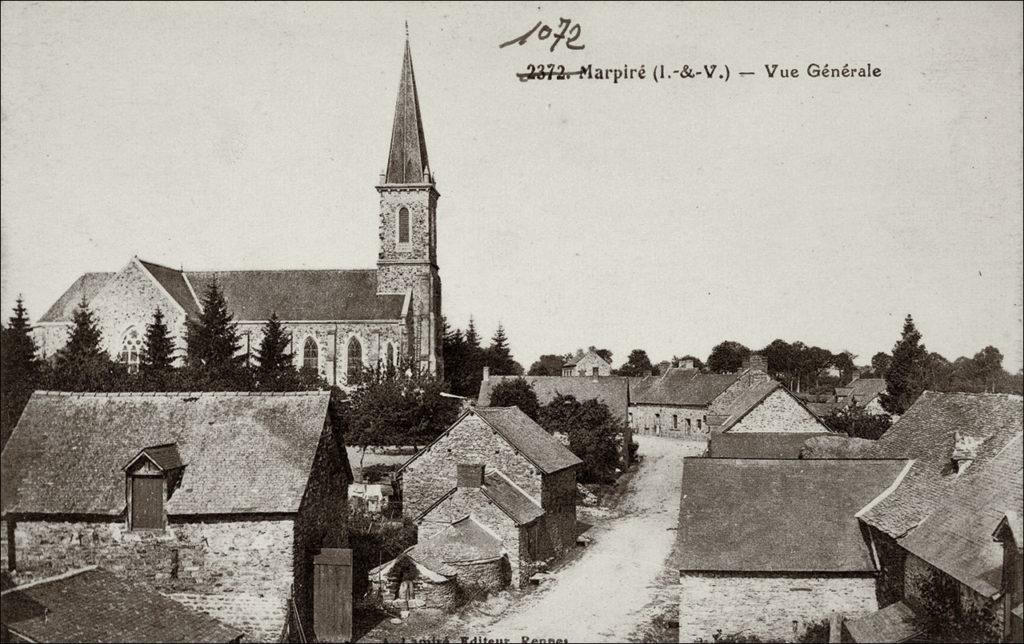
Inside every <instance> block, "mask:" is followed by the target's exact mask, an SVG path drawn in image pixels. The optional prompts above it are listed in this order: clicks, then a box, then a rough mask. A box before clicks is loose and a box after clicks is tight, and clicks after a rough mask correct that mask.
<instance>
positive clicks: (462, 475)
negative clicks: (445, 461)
mask: <svg viewBox="0 0 1024 644" xmlns="http://www.w3.org/2000/svg"><path fill="white" fill-rule="evenodd" d="M456 467H457V468H458V470H457V479H458V486H459V487H480V486H482V485H483V484H484V466H483V465H482V464H475V463H474V464H468V463H459V464H458V465H457V466H456Z"/></svg>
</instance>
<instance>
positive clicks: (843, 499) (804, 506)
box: [676, 457, 906, 642]
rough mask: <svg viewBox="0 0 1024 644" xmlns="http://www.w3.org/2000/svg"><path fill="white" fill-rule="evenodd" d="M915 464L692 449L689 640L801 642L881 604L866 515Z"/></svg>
mask: <svg viewBox="0 0 1024 644" xmlns="http://www.w3.org/2000/svg"><path fill="white" fill-rule="evenodd" d="M905 469H906V462H905V461H903V460H813V461H806V460H763V459H719V458H700V457H694V458H687V459H685V464H684V465H683V474H682V497H681V505H680V511H679V532H678V537H677V539H678V542H677V548H676V552H677V553H678V554H677V559H676V567H677V568H678V569H679V575H680V577H679V580H680V597H679V641H680V642H692V641H701V640H703V641H711V640H712V639H718V638H719V637H724V638H728V637H731V636H735V635H739V634H742V635H745V636H753V637H757V638H759V639H761V640H763V641H790V642H791V641H795V640H796V639H798V638H799V637H800V636H801V635H802V634H803V633H804V632H805V631H806V630H807V628H808V627H809V626H811V625H815V624H819V623H821V622H822V621H827V620H828V619H829V616H830V614H831V613H832V612H833V611H839V612H842V613H844V614H846V615H850V616H858V615H862V614H867V613H871V612H873V611H875V610H877V609H878V602H877V599H876V595H875V587H876V576H877V574H878V568H877V566H876V564H875V560H874V557H873V556H872V551H871V548H870V547H869V544H868V542H867V541H866V540H865V539H864V537H863V535H862V534H861V530H860V526H859V524H858V522H857V519H856V514H857V512H858V511H860V510H861V508H863V507H865V506H867V505H869V504H870V503H872V502H873V500H874V499H875V498H877V497H878V496H879V495H880V494H882V493H883V492H884V491H885V490H886V489H887V488H888V487H889V486H890V485H892V483H893V482H894V481H895V480H896V479H897V478H898V477H899V476H900V475H901V473H903V472H904V470H905ZM719 631H721V632H720V633H719Z"/></svg>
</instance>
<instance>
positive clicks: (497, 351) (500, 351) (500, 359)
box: [484, 322, 523, 376]
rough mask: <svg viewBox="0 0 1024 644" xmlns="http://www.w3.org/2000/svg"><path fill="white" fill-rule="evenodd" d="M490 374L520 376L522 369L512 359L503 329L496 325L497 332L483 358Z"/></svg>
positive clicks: (499, 324) (500, 325)
mask: <svg viewBox="0 0 1024 644" xmlns="http://www.w3.org/2000/svg"><path fill="white" fill-rule="evenodd" d="M484 357H485V360H486V361H487V365H488V366H489V367H490V368H491V372H492V373H494V374H496V375H505V376H521V375H523V367H522V365H520V364H519V363H518V362H516V361H515V360H514V359H513V358H512V350H511V349H509V346H508V336H506V335H505V327H504V326H502V324H501V323H500V322H499V323H498V330H497V331H495V332H494V336H493V337H491V346H489V347H488V348H487V352H486V355H485V356H484Z"/></svg>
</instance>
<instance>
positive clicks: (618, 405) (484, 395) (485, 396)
mask: <svg viewBox="0 0 1024 644" xmlns="http://www.w3.org/2000/svg"><path fill="white" fill-rule="evenodd" d="M516 378H523V379H524V380H526V382H528V383H530V386H531V387H533V391H534V393H536V394H537V401H538V402H539V403H540V404H542V405H546V404H548V403H550V402H551V401H552V400H554V399H555V398H556V397H557V396H559V395H562V396H572V397H574V398H575V399H576V400H578V401H580V402H584V401H587V400H597V401H598V402H601V403H604V404H605V405H607V406H608V410H609V411H610V412H612V414H613V415H615V417H616V418H618V419H619V420H622V421H626V420H627V419H628V417H629V400H630V393H629V379H628V378H626V377H623V376H490V377H489V378H488V379H487V380H483V381H481V382H480V395H479V396H478V397H477V402H478V403H479V404H480V405H481V406H483V407H487V406H489V405H490V404H491V392H493V391H494V388H495V387H497V386H498V383H500V382H504V381H506V380H514V379H516Z"/></svg>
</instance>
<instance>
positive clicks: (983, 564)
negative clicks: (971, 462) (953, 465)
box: [899, 434, 1024, 597]
mask: <svg viewBox="0 0 1024 644" xmlns="http://www.w3.org/2000/svg"><path fill="white" fill-rule="evenodd" d="M972 467H973V466H972ZM1022 468H1024V444H1022V439H1021V434H1017V436H1016V437H1015V438H1014V439H1013V440H1011V441H1010V442H1009V443H1007V444H1006V445H1005V447H1003V449H1002V450H1001V451H1000V452H999V454H996V455H995V456H994V457H992V458H991V459H990V460H989V461H988V462H987V463H985V464H984V465H982V466H981V467H980V468H979V470H978V471H977V472H976V473H975V474H974V475H973V476H970V477H966V476H965V478H964V479H963V480H962V482H961V483H959V484H957V485H956V486H955V490H954V491H953V493H952V494H950V495H949V497H948V498H947V499H946V500H945V501H944V502H943V503H942V510H941V511H939V512H933V513H932V514H931V515H929V516H928V517H927V518H926V519H925V520H924V521H922V522H921V524H920V525H918V526H917V527H916V528H914V529H913V530H912V531H911V532H910V534H909V535H907V536H906V538H904V539H901V540H900V541H899V544H900V545H901V546H903V548H905V549H906V550H908V551H909V552H912V553H913V554H914V555H916V556H918V557H920V558H921V559H924V560H925V561H927V562H928V563H929V564H931V565H932V566H934V567H935V568H937V569H939V570H941V571H942V572H944V573H946V574H947V575H949V576H951V577H954V578H956V579H957V580H959V581H960V582H961V583H964V584H966V585H968V586H970V587H971V588H973V589H974V590H975V591H977V592H978V593H980V594H982V595H984V596H986V597H991V596H993V595H995V594H996V593H998V592H999V589H1000V585H1001V580H1002V566H1003V546H1002V545H1001V544H999V543H997V542H995V541H994V540H993V539H992V527H993V526H995V525H998V524H999V522H1000V521H1001V520H1002V519H1003V517H1004V516H1005V515H1006V513H1007V511H1010V512H1013V511H1017V512H1019V511H1020V510H1021V507H1022V506H1024V470H1022ZM968 473H969V471H968Z"/></svg>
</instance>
